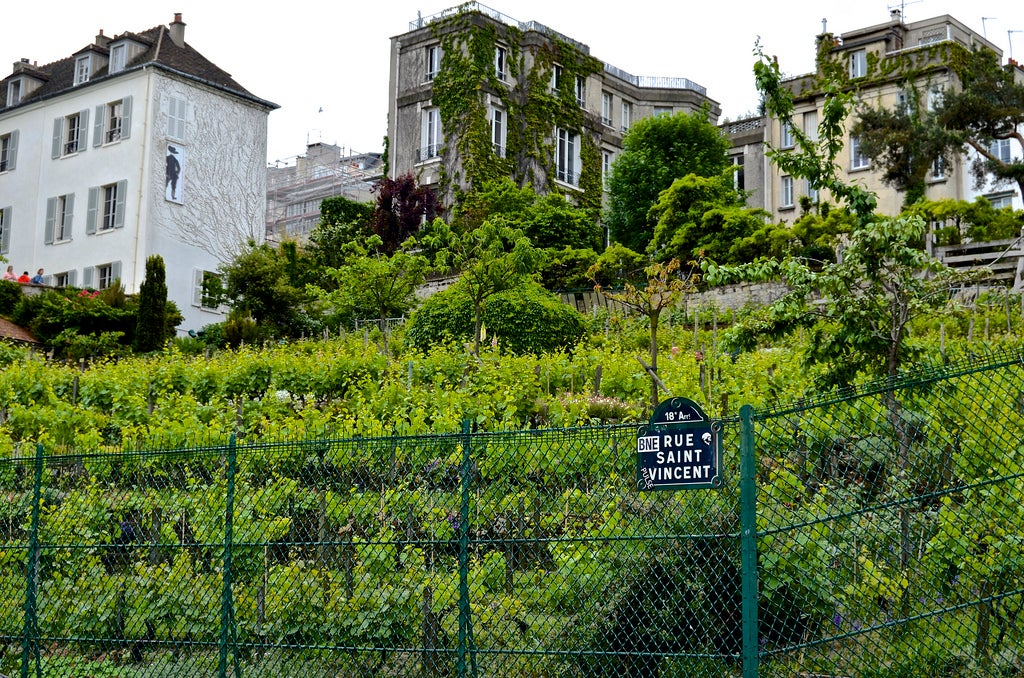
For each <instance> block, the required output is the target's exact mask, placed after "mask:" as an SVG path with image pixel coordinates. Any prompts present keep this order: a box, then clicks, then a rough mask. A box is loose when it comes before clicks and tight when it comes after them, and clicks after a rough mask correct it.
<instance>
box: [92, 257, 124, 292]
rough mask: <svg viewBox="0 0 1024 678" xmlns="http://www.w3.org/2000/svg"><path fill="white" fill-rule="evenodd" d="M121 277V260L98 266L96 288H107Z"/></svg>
mask: <svg viewBox="0 0 1024 678" xmlns="http://www.w3.org/2000/svg"><path fill="white" fill-rule="evenodd" d="M120 278H121V262H119V261H115V262H114V263H111V264H102V265H100V266H97V267H96V289H98V290H105V289H107V288H108V287H110V286H112V285H113V284H114V283H116V282H117V281H118V280H119V279H120Z"/></svg>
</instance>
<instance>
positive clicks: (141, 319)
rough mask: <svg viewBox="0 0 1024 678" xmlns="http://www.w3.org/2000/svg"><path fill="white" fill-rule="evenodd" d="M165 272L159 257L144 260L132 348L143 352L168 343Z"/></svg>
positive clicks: (159, 347)
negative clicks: (144, 273)
mask: <svg viewBox="0 0 1024 678" xmlns="http://www.w3.org/2000/svg"><path fill="white" fill-rule="evenodd" d="M166 316H167V272H166V269H165V268H164V260H163V257H161V256H160V255H153V256H151V257H149V258H147V259H146V278H145V280H143V281H142V285H141V286H140V287H139V307H138V310H137V311H136V324H135V339H134V342H133V344H132V348H133V349H134V350H135V351H138V352H142V353H145V352H147V351H155V350H158V349H161V348H163V346H164V343H165V342H166V341H167V336H168V335H167V322H166Z"/></svg>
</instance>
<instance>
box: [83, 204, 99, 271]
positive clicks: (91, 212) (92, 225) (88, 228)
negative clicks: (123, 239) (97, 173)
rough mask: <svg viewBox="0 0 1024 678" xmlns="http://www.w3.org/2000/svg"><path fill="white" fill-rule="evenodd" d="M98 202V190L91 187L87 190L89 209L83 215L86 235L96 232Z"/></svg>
mask: <svg viewBox="0 0 1024 678" xmlns="http://www.w3.org/2000/svg"><path fill="white" fill-rule="evenodd" d="M99 202H100V189H99V187H98V186H93V187H92V188H90V189H89V209H88V211H87V212H86V213H85V232H86V233H87V234H88V235H92V234H93V233H95V232H96V211H97V208H98V207H99ZM86 270H88V269H86Z"/></svg>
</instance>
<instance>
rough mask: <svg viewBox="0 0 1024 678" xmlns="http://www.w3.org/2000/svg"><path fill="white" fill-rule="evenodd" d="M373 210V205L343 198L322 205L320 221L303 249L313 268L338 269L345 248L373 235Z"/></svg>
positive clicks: (328, 199)
mask: <svg viewBox="0 0 1024 678" xmlns="http://www.w3.org/2000/svg"><path fill="white" fill-rule="evenodd" d="M373 209H374V208H373V205H369V204H366V203H361V202H356V201H354V200H349V199H348V198H346V197H344V196H336V197H333V198H327V199H325V200H323V201H321V202H320V221H319V223H317V225H316V227H315V228H314V229H313V230H312V232H311V233H310V234H309V246H308V247H307V248H306V252H307V254H308V255H309V257H310V259H311V260H312V263H313V266H314V268H330V267H337V266H340V265H341V264H342V263H343V262H344V258H345V254H344V253H345V247H346V246H347V245H348V244H349V243H351V242H353V241H356V240H360V239H362V238H365V237H366V236H368V235H370V233H372V230H371V229H370V220H371V218H372V217H373Z"/></svg>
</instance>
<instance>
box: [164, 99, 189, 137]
mask: <svg viewBox="0 0 1024 678" xmlns="http://www.w3.org/2000/svg"><path fill="white" fill-rule="evenodd" d="M187 113H188V108H187V106H186V103H185V100H184V99H177V98H175V97H168V99H167V136H169V137H171V138H172V139H178V140H180V141H184V140H185V117H186V115H187Z"/></svg>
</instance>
